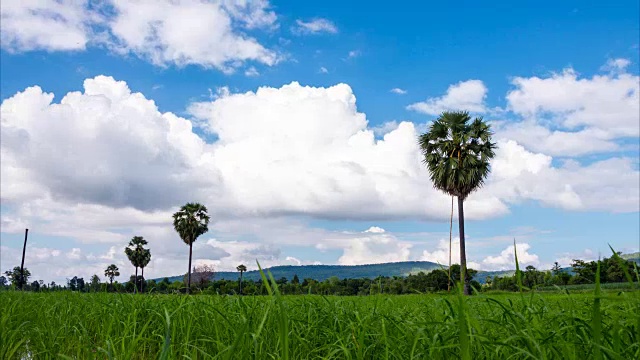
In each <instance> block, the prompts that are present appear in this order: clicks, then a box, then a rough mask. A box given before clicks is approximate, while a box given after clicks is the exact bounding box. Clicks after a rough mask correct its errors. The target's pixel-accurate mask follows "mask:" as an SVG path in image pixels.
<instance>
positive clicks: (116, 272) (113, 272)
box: [104, 264, 120, 289]
mask: <svg viewBox="0 0 640 360" xmlns="http://www.w3.org/2000/svg"><path fill="white" fill-rule="evenodd" d="M104 276H106V277H108V278H109V287H111V288H112V289H113V278H115V277H118V276H120V269H118V267H117V266H116V264H111V265H109V266H107V269H106V270H105V271H104Z"/></svg>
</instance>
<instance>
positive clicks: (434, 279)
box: [0, 253, 638, 296]
mask: <svg viewBox="0 0 640 360" xmlns="http://www.w3.org/2000/svg"><path fill="white" fill-rule="evenodd" d="M616 255H617V256H612V257H610V258H604V259H602V260H600V269H601V278H600V279H601V280H600V281H601V282H602V283H620V282H625V281H626V274H637V272H636V266H635V264H634V262H632V261H627V260H622V259H621V258H620V257H619V255H620V253H617V254H616ZM597 266H598V263H597V261H584V260H579V259H576V260H573V262H572V264H571V268H570V269H563V268H561V267H560V266H559V264H558V263H557V262H556V263H555V264H554V267H553V268H552V269H550V270H537V269H536V268H535V267H533V266H527V267H526V268H525V269H524V270H519V273H518V272H517V271H516V272H514V274H513V275H509V276H501V277H500V276H493V277H491V276H490V277H487V278H486V279H485V283H484V284H480V283H479V282H478V281H476V280H473V278H474V277H475V276H476V275H477V273H478V272H477V271H476V270H474V269H467V276H468V277H469V278H468V279H466V280H467V282H468V283H469V284H470V286H471V289H472V290H473V289H475V290H476V291H480V292H482V291H491V290H501V291H518V290H519V287H518V281H517V277H518V275H519V276H520V278H521V281H522V285H523V286H524V288H525V289H535V288H537V287H545V286H553V285H558V286H563V285H579V284H594V283H595V274H596V269H597ZM236 269H237V270H238V273H239V275H238V280H214V279H215V272H214V270H213V268H212V267H211V266H208V265H200V266H196V267H194V268H193V269H191V271H190V272H189V273H187V274H185V275H184V278H183V280H182V281H179V280H178V281H173V282H170V281H169V279H168V278H166V277H165V278H164V279H162V280H161V281H155V280H145V279H144V278H143V276H141V275H140V276H138V275H131V276H130V278H129V280H128V281H127V282H124V283H119V282H117V281H116V282H114V281H113V278H114V277H116V276H118V275H119V270H118V268H117V266H115V265H113V264H112V265H110V266H109V267H107V269H105V277H106V279H107V280H108V282H101V280H100V278H99V277H98V275H93V276H91V278H90V280H89V281H85V280H84V279H83V278H81V277H73V278H72V279H69V280H68V281H67V284H56V283H55V282H51V283H50V284H44V283H43V281H42V280H39V281H33V282H31V283H27V285H26V286H25V289H26V290H30V291H78V292H117V293H150V294H172V293H176V294H177V293H187V292H188V290H189V291H190V292H192V293H198V294H210V295H215V294H218V295H238V294H242V295H267V289H266V287H265V286H264V283H263V282H262V280H257V281H251V280H246V279H243V278H242V273H244V272H245V271H246V266H244V265H239V266H238V267H237V268H236ZM19 271H20V267H18V266H16V267H15V268H14V269H13V270H11V271H7V272H5V275H6V276H7V277H5V276H0V287H2V288H4V289H7V288H14V289H17V288H19V285H20V284H19V281H20V278H21V277H20V274H19ZM460 273H461V272H460V265H457V264H455V265H452V266H451V276H452V279H451V280H452V281H454V282H457V281H459V280H460V278H459V276H460ZM189 274H191V276H189ZM448 274H449V272H448V269H445V268H443V269H435V270H432V271H429V272H426V273H425V272H419V273H417V274H410V275H408V276H405V277H401V276H393V277H389V276H379V277H377V278H375V279H370V278H360V279H349V278H345V279H340V278H338V277H337V276H333V277H330V278H329V279H326V280H324V281H318V280H315V279H311V278H305V279H302V280H300V279H299V278H298V276H297V275H294V276H293V278H292V279H287V278H286V277H282V278H280V279H277V280H276V284H277V285H278V287H279V289H280V291H281V293H283V294H285V295H304V294H314V295H340V296H355V295H360V296H362V295H374V294H394V295H401V294H416V293H432V292H446V291H447V290H448V288H449V275H448ZM29 277H31V273H30V272H29V270H28V269H25V278H26V279H27V281H28V279H29ZM189 277H191V285H190V286H189V287H187V286H188V284H189ZM635 277H636V279H635V281H638V279H637V275H635Z"/></svg>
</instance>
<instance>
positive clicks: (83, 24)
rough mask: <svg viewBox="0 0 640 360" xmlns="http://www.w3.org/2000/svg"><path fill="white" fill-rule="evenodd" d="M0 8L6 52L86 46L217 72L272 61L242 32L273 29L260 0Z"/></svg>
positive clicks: (163, 0) (11, 4) (42, 3)
mask: <svg viewBox="0 0 640 360" xmlns="http://www.w3.org/2000/svg"><path fill="white" fill-rule="evenodd" d="M1 11H2V22H1V26H2V29H1V30H2V32H1V33H2V37H1V38H2V47H3V48H4V49H6V50H8V51H11V52H23V51H31V50H46V51H69V50H84V49H85V48H86V47H87V46H89V45H92V44H94V45H99V46H106V47H107V48H109V49H111V50H112V51H114V52H116V53H120V54H135V55H136V56H138V57H140V58H143V59H146V60H148V61H150V62H151V63H152V64H154V65H157V66H169V65H175V66H179V67H182V66H186V65H199V66H202V67H205V68H216V69H219V70H222V71H224V72H232V71H234V70H235V69H236V68H238V67H239V66H241V65H242V64H243V63H245V62H247V61H252V62H257V63H261V64H264V65H268V66H271V65H274V64H275V63H276V62H277V61H278V55H277V54H276V53H275V52H274V51H273V50H269V49H267V48H265V47H264V46H263V45H262V44H260V43H259V42H258V40H256V39H255V38H254V37H251V36H249V35H247V34H246V31H251V30H256V29H266V30H270V29H273V28H276V27H277V26H278V25H277V16H276V14H275V13H274V12H273V11H271V10H270V5H269V3H268V1H265V0H256V1H247V2H244V1H243V2H236V1H208V0H207V1H204V0H203V1H200V0H177V1H176V0H141V1H121V0H111V1H107V2H104V3H95V4H94V3H93V2H89V1H87V0H84V1H54V0H47V1H9V2H7V4H3V6H2V10H1Z"/></svg>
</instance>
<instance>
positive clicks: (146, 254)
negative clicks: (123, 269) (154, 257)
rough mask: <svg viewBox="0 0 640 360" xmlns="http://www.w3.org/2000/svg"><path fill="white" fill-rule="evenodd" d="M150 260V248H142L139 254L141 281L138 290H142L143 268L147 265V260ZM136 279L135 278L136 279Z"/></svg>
mask: <svg viewBox="0 0 640 360" xmlns="http://www.w3.org/2000/svg"><path fill="white" fill-rule="evenodd" d="M150 261H151V250H149V249H143V250H142V253H141V254H140V269H142V282H141V283H140V291H141V292H142V291H143V290H142V287H143V286H142V285H143V284H144V282H145V281H146V280H145V279H144V268H146V267H147V265H149V262H150ZM136 281H137V280H136Z"/></svg>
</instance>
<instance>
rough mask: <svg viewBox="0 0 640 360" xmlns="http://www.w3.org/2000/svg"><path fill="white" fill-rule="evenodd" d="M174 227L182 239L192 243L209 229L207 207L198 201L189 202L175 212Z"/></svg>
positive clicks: (186, 242)
mask: <svg viewBox="0 0 640 360" xmlns="http://www.w3.org/2000/svg"><path fill="white" fill-rule="evenodd" d="M173 227H174V228H175V230H176V232H178V234H179V235H180V238H181V239H182V241H184V242H185V244H187V245H191V244H192V243H193V242H194V241H196V239H197V238H198V237H199V236H200V235H202V234H204V233H206V232H207V231H209V215H207V207H206V206H204V205H202V204H198V203H187V204H186V205H184V206H183V207H181V208H180V210H179V211H178V212H176V213H175V214H173Z"/></svg>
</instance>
